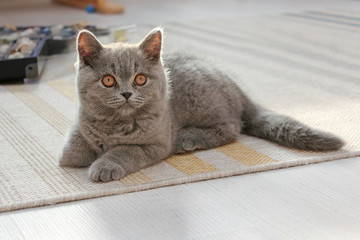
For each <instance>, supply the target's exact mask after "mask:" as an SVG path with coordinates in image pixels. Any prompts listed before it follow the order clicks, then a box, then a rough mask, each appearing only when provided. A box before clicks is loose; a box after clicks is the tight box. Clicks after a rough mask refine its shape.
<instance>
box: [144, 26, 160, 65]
mask: <svg viewBox="0 0 360 240" xmlns="http://www.w3.org/2000/svg"><path fill="white" fill-rule="evenodd" d="M162 38H163V29H162V28H161V27H157V28H155V29H153V30H152V31H151V32H150V33H149V34H148V35H146V37H145V38H144V40H142V41H141V43H140V50H141V51H142V52H143V53H144V54H145V56H146V57H147V58H149V59H151V60H152V61H158V60H159V59H160V57H161V49H162Z"/></svg>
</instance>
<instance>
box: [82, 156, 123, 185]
mask: <svg viewBox="0 0 360 240" xmlns="http://www.w3.org/2000/svg"><path fill="white" fill-rule="evenodd" d="M125 175H126V171H125V169H124V168H123V167H122V166H121V165H120V164H118V163H115V162H113V161H110V160H108V159H98V160H96V161H95V162H94V163H93V164H92V165H91V166H90V168H89V176H90V178H91V179H92V180H93V181H95V182H100V181H103V182H108V181H111V180H119V179H120V178H122V177H124V176H125Z"/></svg>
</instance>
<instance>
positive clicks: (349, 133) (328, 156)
mask: <svg viewBox="0 0 360 240" xmlns="http://www.w3.org/2000/svg"><path fill="white" fill-rule="evenodd" d="M359 19H360V13H357V12H345V11H341V10H326V11H322V12H303V13H298V14H285V15H280V16H270V17H252V18H243V19H222V20H212V21H198V22H188V23H170V24H165V25H163V26H164V27H165V32H166V39H165V41H166V44H165V49H166V50H167V51H169V50H174V49H178V48H180V49H184V48H185V49H187V50H188V51H196V52H197V53H199V54H202V55H206V56H208V57H212V58H215V59H216V60H217V61H218V62H219V64H220V65H223V67H224V68H225V69H228V70H229V72H231V74H232V75H233V76H234V78H235V79H236V80H237V82H238V83H239V85H241V87H242V88H243V89H244V90H245V91H246V92H247V93H248V95H250V96H251V97H252V98H253V99H254V100H256V101H257V102H259V103H261V104H263V105H264V106H266V107H268V108H270V109H273V110H275V111H278V112H280V113H283V114H287V115H290V116H292V117H294V118H296V119H298V120H300V121H303V122H305V123H307V124H309V125H312V126H314V127H316V128H319V129H322V130H326V131H330V132H333V133H335V134H337V135H339V136H341V137H342V138H343V139H344V140H345V141H346V143H347V144H346V146H345V147H344V149H343V150H341V151H338V152H331V153H314V152H304V151H296V150H291V149H287V148H284V147H281V146H279V145H276V144H273V143H271V142H268V141H264V140H261V139H257V138H253V137H249V136H246V135H243V136H241V137H240V138H239V139H238V141H237V142H235V143H233V144H230V145H227V146H223V147H220V148H217V149H213V150H209V151H199V152H196V153H193V154H188V155H178V156H174V157H171V158H170V159H167V160H166V161H164V162H162V163H159V164H157V165H155V166H152V167H149V168H147V169H143V170H141V171H139V172H137V173H134V174H131V175H129V176H127V177H125V178H123V179H121V180H119V181H115V182H110V183H94V182H92V181H90V180H89V177H88V175H87V169H76V168H60V167H58V165H57V155H58V153H59V151H60V150H61V148H62V146H63V144H64V137H65V134H66V132H67V131H68V129H69V126H70V125H71V122H72V120H73V118H74V115H75V112H76V95H75V90H74V84H73V81H74V68H73V62H74V60H75V55H74V54H69V55H62V56H58V57H56V58H52V59H51V60H49V61H48V64H47V66H46V69H45V72H44V74H43V76H42V77H41V79H40V80H39V81H38V82H36V83H32V84H26V85H1V86H0V102H1V105H0V148H1V151H0V161H1V165H0V211H11V210H16V209H22V208H29V207H36V206H43V205H48V204H55V203H60V202H66V201H73V200H80V199H87V198H93V197H100V196H107V195H113V194H120V193H126V192H132V191H140V190H145V189H151V188H157V187H163V186H169V185H174V184H181V183H188V182H194V181H200V180H206V179H213V178H219V177H226V176H232V175H238V174H245V173H252V172H259V171H265V170H272V169H278V168H283V167H290V166H296V165H303V164H308V163H316V162H323V161H328V160H334V159H342V158H347V157H353V156H358V155H360V127H359V122H360V53H359V51H358V50H359V49H360V31H359V30H360V20H359ZM149 29H150V26H149V27H147V26H143V27H138V29H137V35H138V39H140V38H141V36H142V35H143V34H145V32H146V31H147V30H149Z"/></svg>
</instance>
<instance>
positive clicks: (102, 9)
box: [53, 0, 124, 14]
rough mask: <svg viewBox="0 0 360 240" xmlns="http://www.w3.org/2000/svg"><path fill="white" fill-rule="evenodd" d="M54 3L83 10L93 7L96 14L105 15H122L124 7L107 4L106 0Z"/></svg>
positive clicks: (61, 0) (55, 0)
mask: <svg viewBox="0 0 360 240" xmlns="http://www.w3.org/2000/svg"><path fill="white" fill-rule="evenodd" d="M53 1H54V2H56V3H61V4H66V5H71V6H74V7H78V8H83V9H85V8H86V6H88V5H93V6H94V7H95V9H96V11H97V12H99V13H105V14H113V13H123V12H124V6H122V5H119V4H115V3H107V2H106V0H53Z"/></svg>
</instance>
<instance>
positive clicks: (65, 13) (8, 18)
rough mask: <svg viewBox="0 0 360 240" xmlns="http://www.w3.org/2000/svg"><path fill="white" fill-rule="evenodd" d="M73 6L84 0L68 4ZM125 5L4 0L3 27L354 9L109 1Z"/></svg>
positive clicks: (339, 2)
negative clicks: (104, 8)
mask: <svg viewBox="0 0 360 240" xmlns="http://www.w3.org/2000/svg"><path fill="white" fill-rule="evenodd" d="M68 1H70V2H71V1H72V2H76V1H80V2H81V1H84V0H68ZM107 2H108V3H115V4H119V5H122V6H123V7H124V9H125V11H124V13H121V14H99V13H92V14H89V13H87V11H86V9H85V8H83V9H81V8H74V7H70V6H66V5H62V4H57V3H54V2H53V1H52V0H1V1H0V24H5V23H11V24H13V25H52V24H72V23H74V22H79V21H87V22H88V23H89V24H97V25H104V26H121V25H128V24H134V23H135V24H140V23H147V24H159V23H164V22H169V21H186V20H195V19H196V20H198V19H214V18H231V17H238V16H252V15H264V14H276V13H284V12H298V11H303V10H308V9H316V8H323V7H331V6H332V7H347V6H349V7H350V8H351V6H352V3H353V2H354V1H351V0H349V1H344V0H316V1H314V0H302V1H298V0H271V1H269V0H221V1H219V0H169V1H163V0H152V1H145V0H107Z"/></svg>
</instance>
